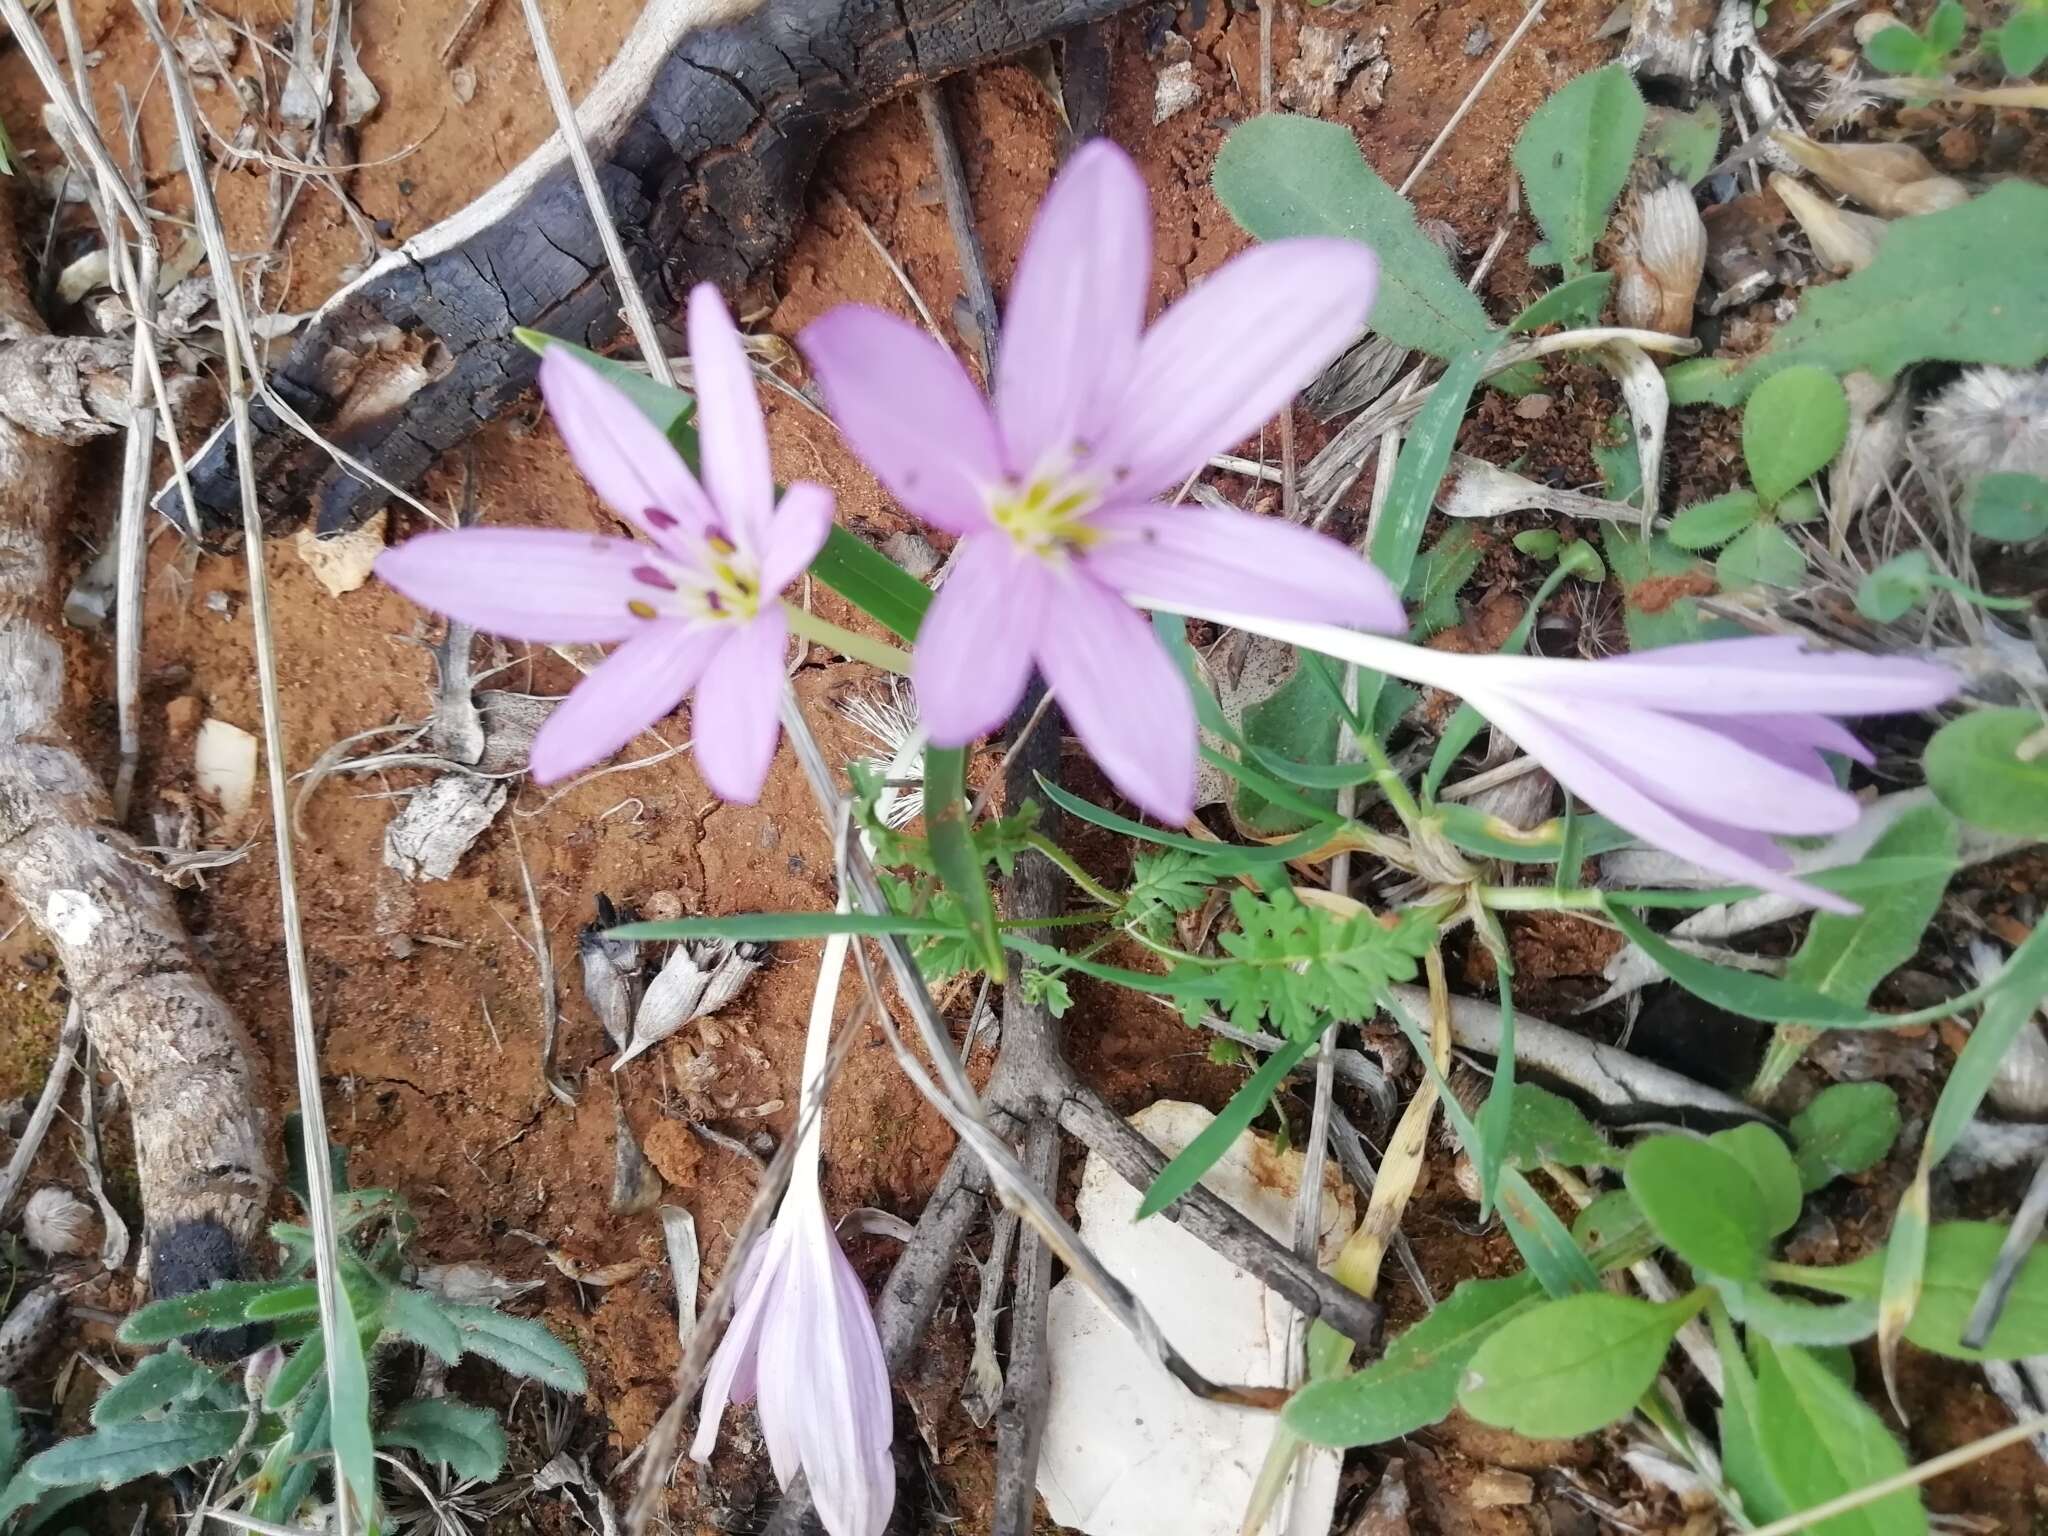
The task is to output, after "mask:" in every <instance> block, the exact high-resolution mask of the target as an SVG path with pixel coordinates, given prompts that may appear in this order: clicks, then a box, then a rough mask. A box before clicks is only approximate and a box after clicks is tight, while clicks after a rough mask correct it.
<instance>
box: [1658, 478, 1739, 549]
mask: <svg viewBox="0 0 2048 1536" xmlns="http://www.w3.org/2000/svg"><path fill="white" fill-rule="evenodd" d="M1763 510H1764V504H1763V499H1762V498H1761V497H1759V496H1758V495H1757V494H1756V492H1755V491H1730V492H1729V493H1728V494H1727V495H1725V496H1716V497H1715V498H1714V499H1713V500H1712V501H1703V502H1700V503H1699V504H1697V505H1696V506H1690V507H1687V508H1686V509H1685V510H1684V511H1683V512H1681V513H1679V514H1678V516H1676V517H1674V518H1672V519H1671V526H1670V527H1669V528H1667V529H1665V530H1664V536H1665V537H1666V538H1667V539H1669V540H1670V541H1671V542H1672V543H1673V544H1676V545H1677V546H1678V547H1679V548H1680V549H1712V548H1714V547H1715V546H1716V545H1719V544H1726V543H1727V542H1728V541H1729V540H1730V539H1732V538H1734V537H1735V536H1736V535H1737V534H1738V533H1740V532H1742V530H1743V529H1745V528H1747V527H1748V526H1749V525H1750V524H1751V523H1754V522H1755V521H1756V520H1757V519H1758V518H1759V517H1761V516H1762V515H1763Z"/></svg>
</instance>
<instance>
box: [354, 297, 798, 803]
mask: <svg viewBox="0 0 2048 1536" xmlns="http://www.w3.org/2000/svg"><path fill="white" fill-rule="evenodd" d="M690 358H691V362H692V363H693V364H694V366H695V368H696V375H697V398H698V415H697V431H698V440H699V443H700V445H701V447H702V450H703V461H704V481H703V483H702V484H701V485H700V484H699V483H698V480H697V477H696V476H694V475H692V474H691V473H690V470H689V466H687V465H686V464H684V463H683V460H682V456H681V455H680V454H678V453H677V452H676V450H675V448H674V447H673V446H672V445H671V444H670V443H669V441H668V439H667V438H665V437H664V436H662V434H661V433H660V432H659V431H658V430H657V429H656V428H655V426H654V424H653V423H652V422H650V421H649V420H648V419H647V418H646V417H645V416H643V415H642V414H641V413H640V412H639V411H638V410H637V409H636V408H635V407H634V405H633V403H632V401H631V400H629V399H628V398H627V397H626V395H625V394H624V393H623V392H621V391H620V390H619V389H618V388H616V387H615V386H614V385H612V384H610V383H608V382H606V380H605V379H604V378H603V377H601V376H600V375H599V374H598V373H597V371H596V370H595V369H593V368H592V367H591V366H590V365H589V364H588V363H585V362H583V361H582V360H581V359H579V358H577V357H575V356H574V355H573V354H571V353H569V352H567V351H565V350H563V349H561V348H551V349H550V350H549V351H548V353H547V355H546V356H545V357H544V358H543V359H542V360H541V365H540V388H541V394H542V395H543V396H544V397H545V398H546V400H547V404H548V411H549V413H550V414H551V415H552V416H553V417H554V420H555V425H556V427H557V428H558V429H559V430H560V432H561V434H562V440H563V442H564V443H566V444H567V445H568V449H569V453H570V456H571V457H572V458H573V459H575V461H576V467H577V468H578V469H580V470H581V471H582V472H583V477H584V478H585V479H586V480H588V481H589V482H590V484H591V486H592V488H594V489H595V490H596V491H597V493H598V495H599V496H600V497H602V498H603V499H604V501H605V503H606V504H607V505H608V506H610V508H611V509H612V511H614V512H616V513H617V514H618V515H619V516H620V517H621V518H623V519H624V520H625V521H626V522H628V523H630V524H632V525H633V526H634V527H636V528H638V529H639V530H640V531H641V532H642V533H644V534H645V535H646V536H647V541H646V542H639V541H635V540H631V539H616V538H606V537H603V536H601V535H596V534H584V533H570V532H567V531H564V530H559V529H541V528H524V529H522V528H460V529H455V530H451V531H446V532H439V533H428V534H422V535H421V536H420V537H418V538H414V539H408V540H407V541H406V542H405V543H403V544H401V545H399V546H398V547H397V548H395V549H391V550H388V551H386V552H385V553H384V554H383V555H382V556H380V557H379V558H378V561H377V574H378V575H380V576H382V577H383V578H384V579H385V580H386V581H388V582H389V583H391V585H392V586H394V587H396V588H398V590H399V591H401V592H403V593H405V595H406V596H408V597H410V598H412V599H413V600H414V601H415V602H417V603H420V604H422V605H423V606H425V607H428V608H432V609H435V610H437V611H438V612H441V613H445V614H448V615H449V616H451V617H453V618H456V619H460V620H461V621H462V622H464V623H466V624H473V625H475V626H476V627H477V628H478V629H482V630H488V631H489V632H491V633H493V634H499V635H506V636H509V637H511V638H512V639H515V640H525V641H530V642H533V643H535V644H541V645H563V644H578V643H598V644H616V645H617V649H616V650H614V651H613V652H612V653H611V654H610V655H609V656H607V657H606V658H605V661H604V663H603V665H601V666H600V667H598V669H597V670H596V671H595V672H593V673H591V675H590V676H589V678H587V679H586V680H585V681H584V682H583V683H581V684H580V685H579V686H578V687H577V688H576V690H575V691H574V692H573V693H571V694H570V695H569V697H568V698H567V699H566V700H564V701H563V702H562V704H561V705H560V707H558V708H557V709H556V710H555V711H554V713H553V714H551V715H550V716H548V719H547V723H546V724H544V725H543V726H542V727H541V729H540V732H539V734H538V735H536V736H535V738H534V743H533V757H532V768H533V776H534V778H535V779H536V780H538V781H539V782H541V783H543V784H545V783H549V782H551V781H553V780H556V779H561V778H565V777H567V776H568V775H570V774H572V773H576V772H579V771H580V770H582V769H584V768H588V767H589V766H590V765H591V764H593V763H596V762H599V761H601V760H603V759H604V758H607V757H609V756H611V754H612V753H614V752H616V751H618V749H619V748H620V747H622V746H624V745H625V744H626V743H627V742H628V741H631V740H632V739H633V737H635V736H636V735H638V734H639V733H640V732H641V731H642V730H644V729H646V728H647V727H648V726H649V725H652V724H653V723H654V722H655V721H657V720H659V719H661V718H662V717H663V716H664V715H666V714H668V713H669V712H670V711H671V710H673V709H674V708H675V707H676V706H677V705H678V704H680V703H681V702H682V701H683V699H684V697H685V696H687V695H689V694H690V693H692V692H693V691H694V693H695V695H696V704H695V712H694V717H693V721H692V725H693V734H694V737H695V747H696V755H697V767H698V770H699V771H700V772H701V773H702V774H703V775H704V780H705V782H706V783H708V784H709V785H710V786H711V788H712V789H713V790H714V791H716V792H717V793H718V794H719V795H720V796H721V797H723V798H724V799H727V800H737V801H742V802H748V803H751V802H752V801H753V800H754V799H755V798H756V797H758V796H759V794H760V792H761V783H762V780H763V779H765V778H766V777H767V774H768V765H769V763H770V762H771V761H772V760H773V758H774V756H775V744H776V742H777V741H778V740H779V739H780V735H781V726H780V724H779V722H778V720H777V715H776V711H777V705H778V701H779V700H780V698H781V695H782V684H783V655H784V652H785V651H786V649H787V640H788V634H789V630H788V622H787V619H786V618H785V615H784V611H783V605H782V592H783V590H784V589H785V588H786V587H788V586H789V584H790V583H791V582H792V581H794V580H796V578H797V577H798V576H799V575H801V574H802V573H803V571H804V568H805V567H806V566H808V565H809V564H810V563H811V557H812V556H813V555H815V554H816V553H817V552H818V549H819V547H820V546H821V545H822V544H823V543H824V542H825V536H826V535H827V534H828V533H829V532H830V531H831V527H832V493H831V492H830V491H828V490H826V489H825V488H824V487H823V486H821V485H811V484H807V483H803V482H798V483H797V484H795V485H792V486H791V487H790V488H789V489H788V490H787V491H785V492H784V493H783V494H782V497H781V499H780V501H779V502H778V501H777V499H776V493H775V477H774V474H773V472H772V470H771V469H770V467H769V462H768V436H767V432H766V429H765V427H764V426H763V423H762V419H761V404H760V401H759V400H758V399H757V398H756V396H755V393H754V377H753V372H752V370H751V369H750V368H749V366H748V364H747V359H746V354H745V352H744V351H743V350H742V348H741V345H740V337H739V332H738V331H737V330H736V329H735V328H734V326H733V323H732V317H731V316H730V315H729V314H728V313H727V312H726V308H725V303H724V301H723V300H722V299H720V298H719V296H718V291H717V289H715V288H713V287H711V286H710V285H709V284H704V285H701V286H699V287H698V288H697V289H696V291H695V292H693V293H692V294H691V295H690Z"/></svg>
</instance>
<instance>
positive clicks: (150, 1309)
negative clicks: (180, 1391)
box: [121, 1280, 277, 1344]
mask: <svg viewBox="0 0 2048 1536" xmlns="http://www.w3.org/2000/svg"><path fill="white" fill-rule="evenodd" d="M276 1289H277V1282H276V1281H274V1280H223V1281H219V1282H216V1283H215V1285H214V1286H213V1288H212V1289H211V1290H205V1291H193V1292H191V1293H190V1294H189V1295H185V1296H170V1297H166V1298H165V1299H164V1300H162V1301H153V1302H151V1303H150V1304H149V1305H148V1306H146V1307H143V1308H140V1309H139V1310H137V1311H136V1312H134V1313H132V1314H131V1315H130V1316H129V1318H128V1321H126V1322H125V1323H123V1324H122V1325H121V1342H122V1343H124V1344H168V1343H169V1342H170V1341H171V1340H172V1339H182V1338H183V1337H185V1335H187V1334H188V1333H203V1332H205V1331H207V1330H209V1329H214V1328H236V1327H239V1326H241V1324H242V1323H243V1321H244V1320H245V1317H244V1314H245V1312H246V1311H247V1308H248V1306H249V1304H250V1303H251V1302H253V1301H255V1300H257V1299H258V1298H260V1297H263V1296H267V1295H269V1294H270V1292H272V1291H274V1290H276Z"/></svg>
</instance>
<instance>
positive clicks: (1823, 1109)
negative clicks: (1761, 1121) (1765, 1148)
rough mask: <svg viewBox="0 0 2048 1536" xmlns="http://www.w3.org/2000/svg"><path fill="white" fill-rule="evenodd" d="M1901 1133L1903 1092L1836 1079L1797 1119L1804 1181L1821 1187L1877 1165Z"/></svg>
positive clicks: (1796, 1144)
mask: <svg viewBox="0 0 2048 1536" xmlns="http://www.w3.org/2000/svg"><path fill="white" fill-rule="evenodd" d="M1898 1137H1899V1096H1898V1095H1897V1094H1896V1093H1894V1092H1893V1091H1892V1090H1891V1088H1890V1086H1889V1085H1887V1084H1885V1083H1835V1084H1833V1085H1832V1086H1830V1087H1827V1088H1823V1089H1822V1090H1821V1091H1820V1092H1819V1093H1818V1094H1817V1095H1815V1097H1814V1100H1813V1102H1812V1103H1811V1104H1809V1105H1807V1106H1806V1108H1804V1109H1803V1110H1801V1111H1800V1112H1799V1113H1798V1114H1796V1115H1794V1116H1793V1117H1792V1144H1793V1153H1792V1155H1793V1159H1794V1161H1796V1162H1797V1163H1798V1165H1799V1180H1800V1183H1801V1184H1802V1185H1804V1186H1805V1188H1807V1189H1809V1190H1815V1189H1819V1188H1820V1187H1821V1186H1822V1185H1824V1184H1827V1183H1829V1182H1830V1181H1832V1180H1834V1179H1838V1178H1841V1177H1843V1176H1844V1175H1847V1174H1852V1173H1861V1172H1863V1170H1864V1169H1866V1168H1872V1167H1875V1166H1876V1165H1877V1163H1878V1162H1879V1161H1880V1160H1881V1159H1882V1158H1883V1157H1884V1155H1885V1154H1886V1153H1887V1152H1889V1151H1891V1149H1892V1143H1893V1142H1895V1141H1897V1140H1898Z"/></svg>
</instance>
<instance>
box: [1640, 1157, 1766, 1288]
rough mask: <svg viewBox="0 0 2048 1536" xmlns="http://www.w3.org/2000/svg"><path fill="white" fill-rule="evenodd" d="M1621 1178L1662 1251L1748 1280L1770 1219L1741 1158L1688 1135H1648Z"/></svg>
mask: <svg viewBox="0 0 2048 1536" xmlns="http://www.w3.org/2000/svg"><path fill="white" fill-rule="evenodd" d="M1622 1181H1623V1182H1624V1183H1625V1184H1626V1185H1627V1186H1628V1192H1629V1193H1630V1194H1631V1195H1634V1196H1635V1199H1636V1205H1637V1206H1638V1207H1639V1208H1640V1209H1641V1210H1642V1213H1643V1215H1644V1217H1645V1218H1646V1219H1647V1220H1648V1221H1649V1223H1650V1226H1651V1228H1652V1229H1653V1230H1654V1231H1655V1232H1656V1234H1657V1236H1658V1237H1659V1238H1660V1239H1662V1240H1663V1242H1664V1244H1665V1246H1666V1247H1668V1248H1670V1250H1671V1251H1672V1252H1673V1253H1675V1254H1677V1255H1678V1256H1679V1257H1680V1258H1681V1259H1683V1260H1685V1262H1686V1263H1687V1264H1689V1265H1691V1266H1692V1267H1693V1268H1694V1269H1695V1270H1698V1271H1699V1272H1700V1273H1702V1274H1706V1275H1719V1276H1724V1277H1726V1278H1728V1279H1730V1280H1753V1279H1755V1278H1756V1277H1757V1275H1758V1274H1759V1273H1760V1272H1761V1271H1762V1268H1763V1258H1764V1248H1765V1245H1766V1243H1767V1242H1768V1241H1769V1239H1770V1235H1771V1234H1770V1214H1769V1211H1768V1210H1767V1208H1766V1206H1765V1203H1764V1196H1763V1194H1762V1192H1761V1191H1760V1190H1759V1189H1758V1188H1757V1184H1756V1180H1755V1179H1754V1178H1752V1177H1751V1176H1750V1172H1749V1170H1748V1168H1747V1167H1745V1166H1744V1165H1743V1163H1742V1161H1741V1160H1740V1159H1738V1158H1737V1157H1735V1156H1734V1155H1732V1154H1731V1153H1729V1152H1727V1151H1725V1150H1723V1149H1722V1148H1720V1147H1716V1146H1714V1145H1712V1144H1710V1143H1708V1142H1705V1141H1695V1140H1694V1139H1693V1138H1692V1137H1690V1136H1674V1135H1667V1136H1651V1137H1649V1138H1647V1139H1646V1140H1643V1141H1640V1142H1638V1143H1636V1145H1635V1146H1634V1147H1633V1148H1631V1149H1630V1151H1629V1154H1628V1160H1627V1161H1626V1162H1625V1163H1623V1164H1622Z"/></svg>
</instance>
